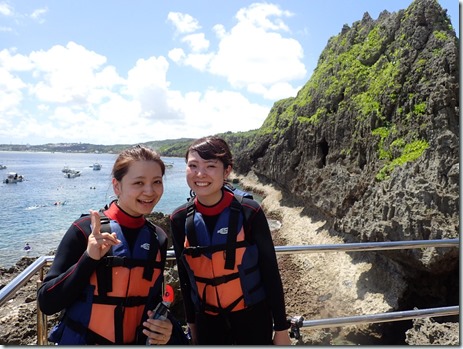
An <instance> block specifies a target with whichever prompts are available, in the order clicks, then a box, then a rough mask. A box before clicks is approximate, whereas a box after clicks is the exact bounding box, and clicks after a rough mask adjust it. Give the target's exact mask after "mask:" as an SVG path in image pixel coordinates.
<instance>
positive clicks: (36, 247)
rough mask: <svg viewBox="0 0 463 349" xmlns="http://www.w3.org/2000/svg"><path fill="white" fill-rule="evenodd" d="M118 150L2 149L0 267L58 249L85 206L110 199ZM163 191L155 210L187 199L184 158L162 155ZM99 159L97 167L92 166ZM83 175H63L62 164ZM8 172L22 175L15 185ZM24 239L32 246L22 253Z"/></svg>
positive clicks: (99, 204)
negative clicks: (163, 162)
mask: <svg viewBox="0 0 463 349" xmlns="http://www.w3.org/2000/svg"><path fill="white" fill-rule="evenodd" d="M116 156H117V154H80V153H47V152H43V153H36V152H0V165H5V166H6V167H7V168H6V169H2V170H0V178H1V182H0V205H1V206H0V267H10V266H12V265H14V264H15V263H16V262H17V261H18V260H19V259H21V257H22V256H25V255H28V256H41V255H47V254H48V253H49V252H50V251H52V250H54V249H56V247H57V246H58V244H59V242H60V240H61V238H62V236H63V234H64V233H65V232H66V230H67V229H68V228H69V226H70V224H71V223H72V222H73V221H74V220H75V219H77V218H79V217H80V215H81V214H82V213H88V211H89V209H95V210H97V209H100V208H102V207H104V206H105V205H106V204H107V203H109V202H110V201H111V200H112V199H114V198H115V197H114V192H113V189H112V185H111V170H112V165H113V163H114V160H115V159H116ZM163 160H164V161H165V162H166V163H171V164H173V166H172V167H170V168H167V169H166V174H165V176H164V195H163V197H162V198H161V200H160V202H159V203H158V204H157V205H156V207H155V208H154V212H162V213H166V214H170V213H171V212H172V211H173V210H174V209H175V208H176V207H177V206H179V205H180V204H182V203H183V202H185V201H186V199H187V197H189V192H190V190H189V188H188V186H187V184H186V180H185V160H184V159H183V158H163ZM94 163H100V164H101V165H102V168H101V170H94V169H93V166H92V165H93V164H94ZM66 166H67V167H69V168H71V169H75V170H79V171H80V172H81V175H80V176H79V177H75V178H65V176H64V173H63V172H62V170H63V168H64V167H66ZM9 172H16V173H18V175H22V176H23V177H24V180H23V181H22V182H19V183H14V184H11V183H10V184H5V183H3V180H4V179H5V178H6V177H7V174H8V173H9ZM26 243H29V245H30V246H31V247H32V249H31V250H30V251H29V252H27V253H26V252H25V251H24V250H23V247H24V245H25V244H26Z"/></svg>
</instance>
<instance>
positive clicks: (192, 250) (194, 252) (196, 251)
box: [185, 246, 202, 258]
mask: <svg viewBox="0 0 463 349" xmlns="http://www.w3.org/2000/svg"><path fill="white" fill-rule="evenodd" d="M185 252H186V254H188V255H189V256H191V257H193V258H197V257H201V254H202V253H201V248H200V247H199V246H198V247H195V246H190V247H188V248H186V249H185Z"/></svg>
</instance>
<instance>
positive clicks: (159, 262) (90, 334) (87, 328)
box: [37, 146, 173, 345]
mask: <svg viewBox="0 0 463 349" xmlns="http://www.w3.org/2000/svg"><path fill="white" fill-rule="evenodd" d="M164 173H165V165H164V163H163V161H162V160H161V158H160V156H159V154H157V153H156V152H155V151H153V150H151V149H149V148H146V147H141V146H136V147H133V148H130V149H126V150H124V151H122V152H121V153H120V154H119V156H118V157H117V159H116V161H115V163H114V166H113V169H112V177H113V179H112V185H113V190H114V193H115V194H116V196H117V200H114V201H113V202H111V203H110V204H109V205H108V206H106V207H105V209H103V210H101V211H93V210H90V214H86V215H82V216H81V217H80V218H79V219H77V220H76V221H75V222H73V224H72V225H71V227H70V228H69V229H68V231H67V232H66V234H65V235H64V237H63V239H62V241H61V242H60V244H59V246H58V249H57V251H56V256H55V259H54V262H53V265H52V266H51V268H50V271H49V272H48V273H47V275H46V277H45V279H44V282H43V284H42V285H41V287H40V289H39V290H38V295H37V296H38V302H39V306H40V309H41V310H42V311H43V312H44V313H45V314H47V315H51V314H54V313H57V312H59V311H62V312H63V314H62V318H61V321H60V322H59V324H58V325H57V326H55V327H54V328H53V329H52V331H51V332H50V336H49V340H50V341H51V342H54V343H57V344H72V345H78V344H145V343H147V339H148V343H149V344H166V343H169V341H170V339H171V334H172V326H173V325H172V322H171V319H169V318H167V319H165V320H160V319H156V320H155V319H151V318H150V316H151V315H153V312H152V309H154V308H155V306H156V305H157V304H158V303H159V302H161V301H162V294H163V279H164V278H163V272H164V267H165V260H166V251H167V236H166V234H165V232H164V231H163V230H162V229H161V228H160V227H159V226H157V225H154V224H152V223H150V222H149V221H148V220H147V219H146V218H145V215H147V214H149V213H151V211H152V210H153V208H154V206H155V205H156V204H157V203H158V202H159V200H160V199H161V196H162V194H163V192H164V186H163V176H164Z"/></svg>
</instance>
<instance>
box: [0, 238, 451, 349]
mask: <svg viewBox="0 0 463 349" xmlns="http://www.w3.org/2000/svg"><path fill="white" fill-rule="evenodd" d="M459 243H460V239H459V238H455V239H444V240H413V241H386V242H365V243H346V244H326V245H299V246H275V252H276V253H277V254H292V253H323V252H353V251H379V250H401V249H414V248H428V247H455V246H457V247H458V246H459ZM53 260H54V256H41V257H39V258H38V259H36V260H35V261H34V262H33V263H31V264H30V265H29V266H28V267H27V268H26V269H24V270H23V271H22V272H21V273H20V274H19V275H17V276H16V277H15V278H14V279H13V280H12V281H10V282H9V283H8V284H7V285H6V286H5V287H3V288H2V289H1V290H0V307H1V306H2V305H3V304H5V303H6V302H7V301H8V300H9V299H11V298H12V297H13V296H14V295H15V294H16V292H17V291H18V290H19V289H20V288H21V287H22V286H24V285H25V284H26V283H27V282H28V281H29V280H30V279H31V277H32V276H33V275H35V274H36V273H37V272H40V278H39V279H40V280H39V282H41V281H42V280H43V267H44V266H45V265H49V264H50V263H51V262H53ZM167 260H175V252H174V250H168V251H167ZM457 314H459V307H458V306H452V307H447V308H435V309H425V310H411V311H398V312H389V313H383V314H373V315H358V316H351V317H344V318H331V319H321V320H309V321H302V320H301V319H299V321H298V322H299V323H298V325H297V327H305V326H310V327H312V328H317V327H337V326H347V325H350V324H354V323H374V322H387V321H399V320H409V319H411V318H417V317H431V315H433V316H447V315H457ZM37 318H38V327H39V325H42V326H45V329H46V321H44V319H45V320H46V318H45V317H44V316H43V314H42V313H41V311H40V309H39V308H38V307H37ZM37 333H38V334H39V333H41V334H42V336H44V335H45V334H46V331H45V330H44V329H43V328H41V329H37ZM37 340H38V344H39V345H40V344H45V343H44V341H45V340H46V338H39V335H38V336H37Z"/></svg>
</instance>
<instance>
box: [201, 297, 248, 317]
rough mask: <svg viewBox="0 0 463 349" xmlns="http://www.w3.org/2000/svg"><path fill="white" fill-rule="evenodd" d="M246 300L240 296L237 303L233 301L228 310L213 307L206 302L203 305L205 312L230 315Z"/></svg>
mask: <svg viewBox="0 0 463 349" xmlns="http://www.w3.org/2000/svg"><path fill="white" fill-rule="evenodd" d="M243 298H244V296H240V297H238V298H237V299H236V300H235V301H233V302H232V303H231V304H230V305H229V306H228V307H226V308H221V307H217V306H215V305H212V304H208V303H206V302H204V304H203V310H205V311H210V312H213V313H217V314H228V313H230V312H231V311H232V310H233V308H235V307H236V306H237V305H238V303H239V302H240V301H241V300H242V299H243Z"/></svg>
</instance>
